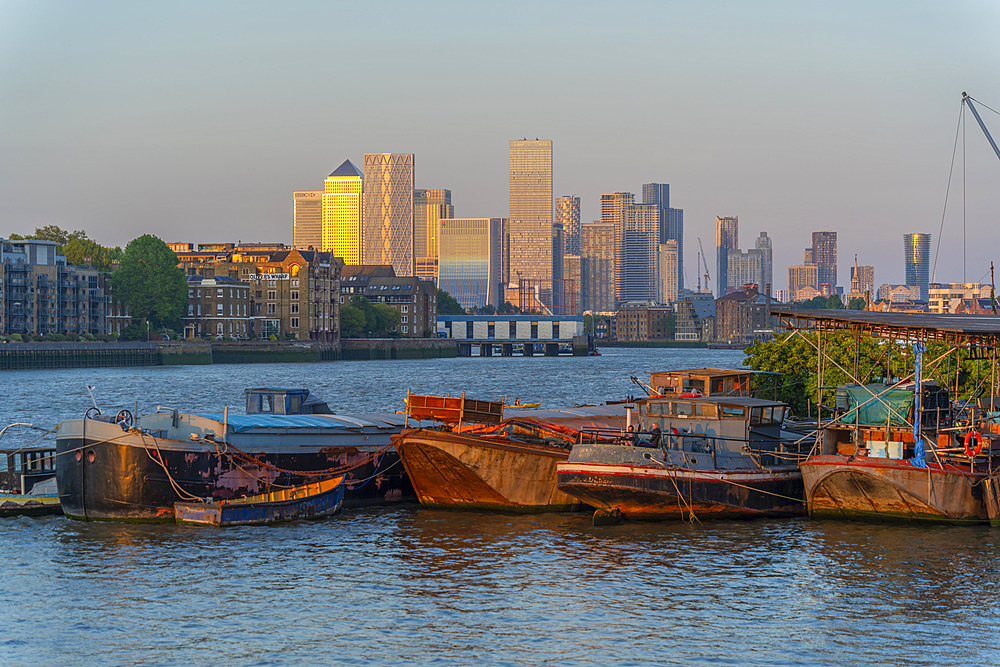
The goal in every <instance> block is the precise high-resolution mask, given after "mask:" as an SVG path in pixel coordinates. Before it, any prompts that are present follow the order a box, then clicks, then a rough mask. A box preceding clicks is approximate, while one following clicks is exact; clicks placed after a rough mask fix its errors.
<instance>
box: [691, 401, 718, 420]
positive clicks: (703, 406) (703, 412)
mask: <svg viewBox="0 0 1000 667" xmlns="http://www.w3.org/2000/svg"><path fill="white" fill-rule="evenodd" d="M695 407H696V408H698V416H699V417H710V418H712V419H718V418H719V413H718V407H719V406H717V405H715V404H714V403H699V404H698V405H696V406H695Z"/></svg>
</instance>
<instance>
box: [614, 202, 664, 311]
mask: <svg viewBox="0 0 1000 667" xmlns="http://www.w3.org/2000/svg"><path fill="white" fill-rule="evenodd" d="M659 225H660V210H659V208H658V207H657V206H656V205H655V204H627V205H626V206H625V207H624V208H623V210H622V235H621V254H620V256H619V258H616V261H615V266H616V267H618V266H621V267H622V269H621V271H620V272H619V276H618V278H617V280H616V281H615V284H616V286H617V287H618V294H617V301H618V303H625V302H627V301H656V300H657V297H658V296H659V290H658V289H657V275H658V272H659V267H658V261H657V251H658V249H659V243H658V242H657V241H658V240H659ZM619 259H620V264H619Z"/></svg>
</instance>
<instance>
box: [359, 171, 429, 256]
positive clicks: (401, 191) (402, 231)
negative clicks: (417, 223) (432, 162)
mask: <svg viewBox="0 0 1000 667" xmlns="http://www.w3.org/2000/svg"><path fill="white" fill-rule="evenodd" d="M414 162H415V160H414V155H413V153H366V154H365V194H364V202H365V208H364V216H363V221H362V227H363V232H362V234H361V244H362V251H361V260H362V262H363V263H364V264H389V265H391V266H392V268H393V270H394V271H395V272H396V275H397V276H412V275H414V273H415V272H416V264H415V262H414V254H413V250H414V248H413V172H414Z"/></svg>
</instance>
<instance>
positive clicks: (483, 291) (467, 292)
mask: <svg viewBox="0 0 1000 667" xmlns="http://www.w3.org/2000/svg"><path fill="white" fill-rule="evenodd" d="M439 227H440V229H439V232H438V235H437V236H438V241H439V246H438V247H439V254H438V257H439V261H440V264H439V276H440V278H439V281H438V286H439V287H440V288H441V289H443V290H444V291H445V292H448V293H449V294H451V295H452V296H453V297H455V300H456V301H458V303H459V304H460V305H461V306H462V308H466V309H468V308H482V307H484V306H486V305H491V306H493V307H494V308H499V307H500V306H501V305H503V300H502V299H503V295H502V286H501V284H500V248H501V242H500V233H501V221H500V218H450V219H444V220H441V221H440V222H439Z"/></svg>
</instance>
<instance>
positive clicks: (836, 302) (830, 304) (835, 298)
mask: <svg viewBox="0 0 1000 667" xmlns="http://www.w3.org/2000/svg"><path fill="white" fill-rule="evenodd" d="M826 307H827V308H829V309H831V310H835V309H838V308H843V307H844V302H843V301H841V300H840V295H839V294H831V295H830V297H829V298H828V299H827V300H826Z"/></svg>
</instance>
